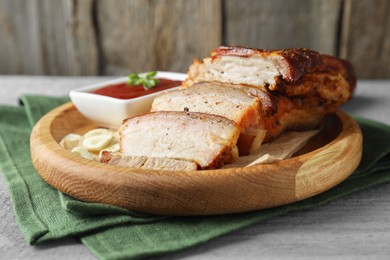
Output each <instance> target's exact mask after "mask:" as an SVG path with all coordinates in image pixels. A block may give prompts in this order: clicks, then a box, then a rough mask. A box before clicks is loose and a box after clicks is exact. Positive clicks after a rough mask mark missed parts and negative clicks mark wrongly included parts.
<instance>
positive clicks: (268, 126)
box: [183, 47, 356, 142]
mask: <svg viewBox="0 0 390 260" xmlns="http://www.w3.org/2000/svg"><path fill="white" fill-rule="evenodd" d="M204 82H213V84H220V85H221V86H236V87H244V88H246V91H248V87H251V88H252V89H251V92H252V95H254V96H255V97H259V98H260V100H261V109H260V110H261V117H260V120H259V127H260V128H262V129H264V130H266V137H265V139H264V142H268V141H272V140H274V139H275V138H277V137H278V136H279V135H280V134H281V133H282V132H283V131H285V130H305V129H313V128H316V127H318V126H319V125H320V124H321V122H322V120H323V118H324V116H325V115H327V114H330V113H334V112H335V111H337V109H338V108H339V106H340V105H341V104H342V103H344V102H346V101H347V100H348V99H350V98H351V96H352V93H353V91H354V89H355V86H356V77H355V74H354V70H353V68H352V66H351V64H350V63H348V62H347V61H345V60H341V59H338V58H336V57H332V56H328V55H320V54H319V53H318V52H315V51H311V50H308V49H302V48H297V49H284V50H259V49H251V48H244V47H219V48H217V49H216V50H215V51H213V52H212V53H211V56H210V57H207V58H205V59H203V61H198V60H195V61H194V63H193V64H192V65H191V66H190V68H189V71H188V78H187V80H186V81H185V82H184V83H183V87H184V88H185V87H190V88H191V87H197V86H199V85H201V84H203V83H204ZM249 89H250V88H249ZM253 89H257V91H253Z"/></svg>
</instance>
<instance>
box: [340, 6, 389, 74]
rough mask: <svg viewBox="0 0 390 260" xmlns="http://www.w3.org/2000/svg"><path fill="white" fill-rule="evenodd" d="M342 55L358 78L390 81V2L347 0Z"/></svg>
mask: <svg viewBox="0 0 390 260" xmlns="http://www.w3.org/2000/svg"><path fill="white" fill-rule="evenodd" d="M344 10H345V15H344V19H343V23H342V25H343V28H342V36H341V42H340V55H341V57H342V58H345V59H348V60H349V61H351V62H352V64H353V65H354V67H355V69H356V73H357V76H358V78H389V77H390V15H389V14H390V2H389V1H387V0H373V1H364V0H354V1H352V0H346V1H345V6H344Z"/></svg>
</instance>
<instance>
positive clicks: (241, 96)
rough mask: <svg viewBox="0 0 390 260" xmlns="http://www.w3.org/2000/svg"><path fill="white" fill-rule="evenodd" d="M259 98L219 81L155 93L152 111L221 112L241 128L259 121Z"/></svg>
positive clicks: (217, 113)
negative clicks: (218, 82)
mask: <svg viewBox="0 0 390 260" xmlns="http://www.w3.org/2000/svg"><path fill="white" fill-rule="evenodd" d="M260 108H261V104H260V99H259V98H258V97H255V96H252V95H249V94H248V93H246V92H245V91H244V90H243V89H240V88H236V87H231V86H223V85H220V84H213V83H208V84H201V85H199V86H197V87H193V88H186V89H180V90H176V91H169V92H166V93H164V94H162V95H159V96H158V97H156V98H155V99H154V101H153V104H152V109H151V111H190V112H201V113H207V114H214V115H220V116H223V117H227V118H229V119H231V120H233V121H234V122H236V123H237V124H238V125H239V126H240V127H241V129H243V130H245V129H246V128H248V127H250V126H253V125H257V124H258V121H259V116H260V115H259V111H260Z"/></svg>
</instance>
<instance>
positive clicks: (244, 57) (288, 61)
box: [184, 46, 321, 90]
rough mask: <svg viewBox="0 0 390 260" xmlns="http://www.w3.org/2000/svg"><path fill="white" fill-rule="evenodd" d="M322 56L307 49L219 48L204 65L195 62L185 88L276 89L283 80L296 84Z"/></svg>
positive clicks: (313, 67) (205, 60)
mask: <svg viewBox="0 0 390 260" xmlns="http://www.w3.org/2000/svg"><path fill="white" fill-rule="evenodd" d="M320 61H321V55H320V54H319V53H318V52H316V51H312V50H309V49H306V48H295V49H283V50H263V49H252V48H245V47H225V46H222V47H219V48H217V49H216V50H214V51H213V52H211V56H210V57H207V58H205V59H203V61H202V62H200V61H198V60H195V61H194V63H193V64H192V65H191V66H190V68H189V71H188V79H187V80H186V81H185V82H184V85H187V86H190V85H193V84H195V83H196V82H202V81H220V82H226V83H232V84H244V85H252V86H258V87H260V88H263V87H267V88H269V89H271V90H272V89H275V88H276V86H277V85H278V83H279V82H281V81H282V80H284V81H286V82H291V83H294V82H296V81H298V79H299V78H300V77H301V76H302V75H304V74H306V73H308V72H310V71H312V70H314V69H315V67H316V66H317V65H318V63H320Z"/></svg>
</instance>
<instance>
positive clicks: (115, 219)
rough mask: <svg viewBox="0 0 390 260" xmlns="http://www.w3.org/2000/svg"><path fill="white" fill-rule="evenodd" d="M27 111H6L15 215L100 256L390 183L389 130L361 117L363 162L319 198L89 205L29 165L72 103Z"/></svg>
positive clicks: (182, 240)
mask: <svg viewBox="0 0 390 260" xmlns="http://www.w3.org/2000/svg"><path fill="white" fill-rule="evenodd" d="M20 100H21V104H22V105H21V106H18V107H14V106H0V171H1V172H2V174H4V176H5V180H6V182H7V184H8V188H9V191H10V197H11V200H12V204H13V208H14V211H15V216H16V219H17V222H18V223H19V226H20V228H21V230H22V232H23V234H24V236H25V238H26V240H27V241H28V242H29V243H30V244H39V243H44V242H46V241H51V240H56V239H61V238H64V237H69V236H77V237H80V239H81V241H82V242H83V243H84V244H85V245H86V246H87V247H88V249H89V250H90V251H91V252H92V253H93V254H94V255H95V256H97V257H98V258H99V259H134V258H142V257H147V256H151V255H157V254H163V253H169V252H175V251H178V250H182V249H184V248H188V247H191V246H194V245H197V244H201V243H204V242H206V241H208V240H210V239H212V238H215V237H217V236H220V235H223V234H227V233H230V232H232V231H235V230H238V229H240V228H243V227H246V226H248V225H251V224H253V223H256V222H259V221H261V220H264V219H267V218H271V217H274V216H278V215H281V214H284V213H286V212H289V211H294V210H302V209H308V208H311V207H315V206H318V205H322V204H325V203H327V202H328V201H331V200H333V199H336V198H338V197H341V196H344V195H347V194H349V193H351V192H354V191H357V190H361V189H364V188H367V187H370V186H372V185H375V184H380V183H384V182H388V181H390V127H389V126H387V125H384V124H381V123H377V122H374V121H371V120H367V119H363V118H356V120H357V122H358V123H359V125H360V126H361V128H362V131H363V136H364V149H363V160H362V162H361V164H360V166H359V168H358V169H357V170H356V171H355V173H354V174H353V175H352V176H351V177H350V178H348V179H347V180H346V181H344V182H343V183H341V184H340V185H338V186H336V187H334V188H333V189H331V190H329V191H327V192H324V193H322V194H320V195H318V196H315V197H313V198H309V199H306V200H303V201H301V202H298V203H294V204H290V205H286V206H282V207H277V208H273V209H267V210H261V211H255V212H250V213H242V214H234V215H222V216H203V217H165V216H150V215H145V214H140V213H137V212H133V211H130V210H126V209H122V208H118V207H114V206H109V205H103V204H98V203H86V202H82V201H78V200H75V199H73V198H71V197H68V196H66V195H64V194H62V193H61V192H59V191H57V190H55V189H53V188H52V187H51V186H50V185H48V184H47V183H46V182H44V181H43V180H42V179H41V178H40V176H39V175H38V174H37V172H36V171H35V169H34V167H33V166H32V163H31V160H30V152H29V151H30V149H29V138H30V132H31V129H32V126H33V125H34V124H35V123H36V122H37V121H38V120H39V118H40V117H41V116H43V115H44V114H46V113H47V112H48V111H50V110H51V109H53V108H54V107H56V106H58V105H60V104H62V103H63V102H66V101H68V99H66V98H52V97H44V96H23V97H21V99H20Z"/></svg>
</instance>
